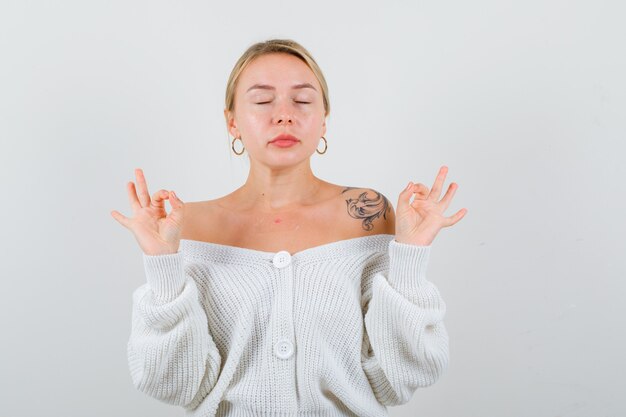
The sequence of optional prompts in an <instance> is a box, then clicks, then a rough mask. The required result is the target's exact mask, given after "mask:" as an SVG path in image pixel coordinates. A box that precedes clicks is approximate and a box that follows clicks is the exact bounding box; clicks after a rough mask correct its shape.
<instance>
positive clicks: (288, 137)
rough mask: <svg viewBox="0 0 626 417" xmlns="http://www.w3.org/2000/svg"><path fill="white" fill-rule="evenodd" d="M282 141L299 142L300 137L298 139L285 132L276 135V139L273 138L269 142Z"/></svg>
mask: <svg viewBox="0 0 626 417" xmlns="http://www.w3.org/2000/svg"><path fill="white" fill-rule="evenodd" d="M277 141H278V142H281V143H286V142H289V141H291V142H299V141H300V139H298V138H297V137H295V136H292V135H288V134H286V133H283V134H281V135H278V136H276V137H275V138H274V139H272V140H271V141H270V142H269V143H273V142H277Z"/></svg>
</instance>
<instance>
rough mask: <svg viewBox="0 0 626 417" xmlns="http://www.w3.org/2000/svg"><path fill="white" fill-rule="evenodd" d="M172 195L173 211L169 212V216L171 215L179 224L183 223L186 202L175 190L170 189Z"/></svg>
mask: <svg viewBox="0 0 626 417" xmlns="http://www.w3.org/2000/svg"><path fill="white" fill-rule="evenodd" d="M169 196H170V204H171V205H172V212H171V213H170V214H169V217H171V219H172V220H173V221H175V222H176V223H178V224H182V223H183V210H182V208H183V206H184V203H183V202H182V201H181V200H180V199H179V198H178V196H177V195H176V193H174V191H170V193H169Z"/></svg>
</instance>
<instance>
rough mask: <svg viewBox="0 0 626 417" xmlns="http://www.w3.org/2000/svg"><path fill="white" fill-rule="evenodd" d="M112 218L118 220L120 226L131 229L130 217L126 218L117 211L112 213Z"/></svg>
mask: <svg viewBox="0 0 626 417" xmlns="http://www.w3.org/2000/svg"><path fill="white" fill-rule="evenodd" d="M111 216H113V218H114V219H115V220H117V221H118V223H119V224H121V225H122V226H124V227H125V228H127V229H128V228H129V226H130V219H129V218H128V217H126V216H124V215H123V214H122V213H120V212H119V211H117V210H113V211H112V212H111Z"/></svg>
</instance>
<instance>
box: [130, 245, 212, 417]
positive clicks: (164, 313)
mask: <svg viewBox="0 0 626 417" xmlns="http://www.w3.org/2000/svg"><path fill="white" fill-rule="evenodd" d="M143 260H144V268H145V273H146V278H147V283H145V284H143V285H142V286H141V287H139V288H137V289H136V290H135V291H134V292H133V302H132V305H133V306H132V327H131V334H130V338H129V340H128V345H127V353H128V364H129V368H130V374H131V377H132V382H133V385H134V386H135V387H136V388H137V389H138V390H140V391H141V392H143V393H145V394H147V395H149V396H151V397H154V398H156V399H158V400H160V401H162V402H165V403H168V404H173V405H179V406H183V407H185V408H190V409H193V408H196V407H197V406H198V405H199V404H200V402H201V401H202V399H204V397H206V395H207V394H208V393H209V391H210V390H211V389H212V387H213V386H214V385H215V382H216V381H217V377H218V374H219V367H220V363H221V358H220V354H219V351H218V349H217V347H216V346H215V343H214V341H213V338H212V337H211V335H210V334H209V329H208V325H207V315H206V312H205V311H204V309H203V307H202V305H201V303H200V300H199V298H198V288H197V286H196V282H195V281H194V280H193V278H192V276H191V269H189V270H188V271H187V272H186V271H185V265H184V262H183V255H182V254H181V253H180V252H177V253H175V254H167V255H154V256H153V255H146V254H143Z"/></svg>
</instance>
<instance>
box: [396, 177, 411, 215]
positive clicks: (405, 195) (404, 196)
mask: <svg viewBox="0 0 626 417" xmlns="http://www.w3.org/2000/svg"><path fill="white" fill-rule="evenodd" d="M412 195H413V182H412V181H409V184H408V185H407V186H406V188H405V189H404V190H402V192H401V193H400V196H398V204H397V205H396V210H402V209H405V208H406V207H407V206H408V205H409V201H410V200H411V196H412Z"/></svg>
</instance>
